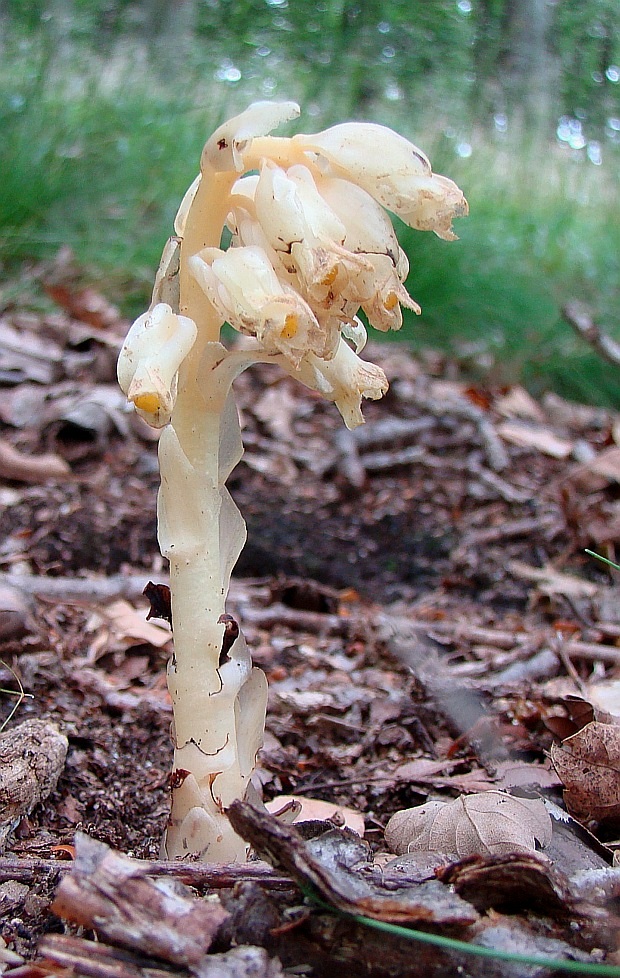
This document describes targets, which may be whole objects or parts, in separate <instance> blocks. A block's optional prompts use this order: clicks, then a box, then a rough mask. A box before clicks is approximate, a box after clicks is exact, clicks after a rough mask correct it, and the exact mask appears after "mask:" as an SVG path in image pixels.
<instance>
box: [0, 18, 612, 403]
mask: <svg viewBox="0 0 620 978" xmlns="http://www.w3.org/2000/svg"><path fill="white" fill-rule="evenodd" d="M0 32H1V36H0V44H1V59H0V132H1V139H0V173H1V176H2V188H1V190H0V302H1V303H2V306H3V308H5V309H6V308H8V307H10V305H11V303H13V302H15V301H16V297H17V292H18V291H19V290H20V289H22V288H23V287H24V281H25V277H27V270H28V269H29V268H31V267H32V266H33V265H34V264H36V263H37V262H40V261H41V260H42V259H50V258H51V257H53V256H54V254H56V253H57V251H58V249H59V248H60V247H61V246H62V245H69V246H70V247H71V248H72V249H73V251H74V253H75V256H76V259H77V261H78V262H79V263H80V265H81V266H82V267H83V268H84V269H85V273H86V274H87V275H88V276H89V277H90V278H91V279H94V280H96V281H97V282H98V283H99V287H100V288H101V289H102V290H103V291H104V292H105V293H106V294H107V295H108V296H109V297H110V298H112V299H114V300H115V301H117V302H120V304H121V306H122V307H123V309H124V311H125V312H126V313H127V314H128V315H133V314H134V313H136V314H137V313H138V312H140V311H142V309H143V308H144V306H145V304H146V303H147V301H148V297H149V294H150V287H151V283H152V279H153V274H154V270H155V268H156V266H157V262H158V260H159V256H160V254H161V249H162V246H163V243H164V241H165V239H166V238H167V236H168V234H169V233H170V228H171V222H172V218H173V216H174V213H175V210H176V207H177V205H178V202H179V200H180V198H181V196H182V194H183V192H184V190H185V189H186V187H187V185H188V184H189V183H190V182H191V180H192V179H193V177H194V176H195V173H196V170H197V164H198V159H199V155H200V150H201V148H202V144H203V143H204V141H205V139H206V138H207V136H208V135H209V134H210V132H211V131H212V130H213V129H214V128H215V126H216V125H217V124H218V123H219V122H221V121H223V119H224V118H225V117H226V116H227V115H229V114H232V113H234V112H235V111H239V110H241V109H242V108H244V107H245V106H246V105H247V104H248V103H249V102H250V101H252V100H254V99H257V98H274V99H278V98H280V99H282V98H289V99H290V98H292V99H295V100H297V101H298V102H299V103H300V104H301V106H302V118H301V124H300V125H301V128H302V129H303V130H306V131H311V130H314V129H320V128H323V127H324V126H326V125H329V124H332V123H334V122H337V121H343V120H344V119H348V118H356V119H371V120H373V121H376V122H381V123H383V124H385V125H390V126H392V127H394V128H395V129H397V130H398V131H399V132H401V133H402V134H403V135H405V136H407V137H409V138H410V139H412V140H413V141H414V142H415V143H417V144H418V145H419V146H421V147H422V149H424V150H425V152H426V153H427V154H428V155H429V156H430V158H431V161H432V163H433V168H434V169H435V170H436V171H437V172H443V173H446V174H447V175H449V176H450V177H452V178H453V179H454V180H456V181H457V183H459V185H460V186H461V187H462V189H463V190H464V192H465V194H466V196H467V197H468V199H469V202H470V209H471V216H470V217H469V218H467V219H466V220H460V221H458V222H457V225H456V230H457V233H458V234H459V236H460V241H459V242H457V243H446V242H444V241H440V240H439V239H438V238H436V237H435V236H433V235H429V234H426V233H424V234H423V233H420V232H412V231H410V230H409V229H407V228H403V227H401V228H399V232H400V236H401V241H402V244H403V246H404V247H405V249H406V250H407V252H408V254H409V257H410V261H411V275H410V277H409V280H408V288H409V291H410V292H411V294H412V295H413V296H414V297H415V298H416V299H417V300H418V301H419V302H420V303H421V305H422V308H423V315H422V316H421V317H419V318H416V317H410V318H408V319H407V321H406V323H405V326H404V328H403V331H402V333H401V334H399V339H400V338H402V339H403V340H406V341H407V342H409V343H412V344H413V345H414V346H418V347H429V346H431V347H435V348H438V349H440V350H443V351H445V352H446V353H448V354H449V355H451V356H455V357H458V359H459V360H460V361H461V362H465V363H467V365H468V366H469V367H470V368H471V369H472V371H473V372H474V373H476V372H478V373H481V372H482V373H484V374H485V376H487V377H489V376H490V378H491V380H493V381H494V382H497V383H508V382H512V381H515V380H521V381H522V382H524V383H526V384H527V385H528V386H529V387H530V389H532V390H533V391H534V392H535V393H540V392H541V391H542V390H544V389H546V388H549V387H553V388H554V389H555V390H557V391H558V392H559V393H561V394H564V395H566V396H569V397H573V398H579V399H581V400H586V401H591V402H595V403H604V404H610V405H613V406H616V407H617V406H618V402H619V400H620V396H619V395H620V384H619V381H618V369H617V368H614V367H612V366H610V365H607V364H605V363H603V362H602V361H601V360H600V359H599V358H598V357H597V356H596V354H594V353H593V351H591V350H590V349H589V348H588V347H587V345H586V344H585V343H584V341H582V340H581V339H580V338H579V337H577V336H576V335H575V334H574V333H573V331H572V330H571V328H570V327H569V326H568V325H567V324H566V323H565V322H564V320H563V318H562V311H561V310H562V306H563V304H564V303H565V302H567V301H568V300H572V299H578V300H580V301H582V302H584V303H586V304H587V307H588V309H589V310H590V311H591V314H592V316H593V318H594V320H595V321H596V322H598V323H600V325H601V326H604V327H605V329H606V330H607V331H608V332H609V333H610V334H611V335H612V336H614V337H616V338H617V339H620V193H619V187H620V174H619V169H618V164H619V161H620V3H618V0H381V2H380V0H357V2H356V0H1V2H0ZM377 151H380V147H378V148H377Z"/></svg>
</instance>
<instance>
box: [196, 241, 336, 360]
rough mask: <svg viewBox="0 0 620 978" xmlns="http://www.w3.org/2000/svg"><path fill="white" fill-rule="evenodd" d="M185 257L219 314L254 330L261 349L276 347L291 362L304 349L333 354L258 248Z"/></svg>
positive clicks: (312, 318)
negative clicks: (188, 259) (188, 258)
mask: <svg viewBox="0 0 620 978" xmlns="http://www.w3.org/2000/svg"><path fill="white" fill-rule="evenodd" d="M190 263H191V268H192V272H193V275H194V277H195V279H196V281H197V282H198V283H199V285H200V286H201V288H202V289H203V290H204V292H205V294H206V295H207V297H208V299H209V300H210V302H211V304H212V305H213V306H214V308H215V309H216V310H217V311H218V313H219V314H220V316H221V317H222V319H224V320H226V322H228V323H229V324H230V325H231V326H232V327H233V328H234V329H236V330H238V331H239V332H240V333H245V334H247V335H249V336H255V337H256V339H257V340H258V342H259V344H260V346H261V347H262V349H263V350H265V352H267V353H278V352H279V353H282V354H284V356H285V357H286V358H287V359H288V360H290V361H291V363H292V364H293V366H295V367H297V366H298V364H299V363H300V361H301V359H302V358H303V357H304V356H305V355H306V354H307V353H309V352H312V353H316V354H317V355H318V356H328V355H333V352H332V351H331V350H329V349H326V345H327V338H326V334H325V330H324V329H322V328H321V326H320V325H319V323H318V321H317V319H316V316H315V315H314V313H313V312H312V309H311V308H310V306H309V305H308V304H307V303H306V302H305V301H304V300H303V299H302V297H301V296H300V295H298V294H297V293H296V292H295V291H294V290H293V289H290V288H287V287H286V286H285V285H283V284H282V283H281V282H280V280H279V279H278V276H277V275H276V273H275V271H274V269H273V266H272V265H271V263H270V261H269V259H268V257H267V255H266V254H265V252H264V251H263V250H262V249H261V248H259V247H256V246H248V247H239V248H229V249H228V251H221V250H220V249H219V248H205V249H204V250H203V251H201V252H200V254H198V255H194V257H193V258H191V259H190Z"/></svg>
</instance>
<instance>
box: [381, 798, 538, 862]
mask: <svg viewBox="0 0 620 978" xmlns="http://www.w3.org/2000/svg"><path fill="white" fill-rule="evenodd" d="M551 831H552V826H551V819H550V818H549V815H548V813H547V811H546V809H545V806H544V804H543V802H542V801H540V800H539V799H530V798H515V797H513V796H512V795H507V794H504V793H503V792H501V791H482V792H479V793H477V794H473V795H462V796H461V797H460V798H455V800H454V801H451V802H441V801H431V802H427V803H426V804H425V805H419V806H417V807H416V808H408V809H404V810H403V811H401V812H396V814H395V815H393V816H392V818H391V819H390V821H389V822H388V824H387V826H386V829H385V841H386V843H387V845H388V846H389V847H390V849H392V851H393V852H395V853H397V854H399V855H400V854H402V853H405V852H412V851H415V850H430V851H433V852H445V853H454V854H455V855H457V856H461V857H462V856H469V855H474V854H475V853H490V854H493V855H503V854H506V853H512V852H530V851H533V850H535V849H536V848H537V843H538V848H544V847H545V846H546V845H548V844H549V843H550V841H551Z"/></svg>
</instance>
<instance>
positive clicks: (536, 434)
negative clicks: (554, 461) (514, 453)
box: [497, 421, 573, 458]
mask: <svg viewBox="0 0 620 978" xmlns="http://www.w3.org/2000/svg"><path fill="white" fill-rule="evenodd" d="M497 433H498V435H501V437H502V438H503V439H504V440H505V441H509V442H512V443H513V444H514V445H521V446H522V447H523V448H535V449H536V450H537V451H539V452H542V453H543V454H544V455H550V456H551V457H552V458H568V456H569V455H570V453H571V452H572V450H573V442H572V441H569V440H568V439H567V438H558V436H557V435H554V434H553V432H552V431H549V430H547V429H546V428H542V427H534V426H533V425H527V424H523V423H519V422H518V421H503V422H502V423H501V424H499V425H498V426H497Z"/></svg>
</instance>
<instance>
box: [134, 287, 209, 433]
mask: <svg viewBox="0 0 620 978" xmlns="http://www.w3.org/2000/svg"><path fill="white" fill-rule="evenodd" d="M196 335H197V329H196V324H195V323H194V321H193V320H192V319H188V318H187V317H186V316H178V315H177V314H176V313H174V312H172V309H171V308H170V306H169V305H167V304H166V303H164V302H160V303H158V304H157V305H156V306H154V307H153V308H152V309H150V310H149V311H148V312H145V313H144V314H143V315H142V316H140V317H139V319H136V321H135V323H134V324H133V326H132V327H131V329H130V330H129V332H128V334H127V337H126V339H125V342H124V343H123V347H122V349H121V352H120V355H119V358H118V367H117V373H118V382H119V384H120V386H121V388H122V389H123V391H124V392H125V394H126V396H127V399H128V400H129V401H132V403H133V404H134V405H135V407H136V410H137V412H138V414H139V415H140V416H141V417H142V418H144V420H145V421H147V422H148V424H150V425H151V426H152V427H153V428H162V427H163V426H164V425H166V424H168V422H169V421H170V416H171V414H172V409H173V407H174V404H175V401H176V396H177V373H178V370H179V367H180V366H181V364H182V362H183V360H184V359H185V357H186V356H187V354H188V353H189V351H190V350H191V348H192V346H193V345H194V342H195V340H196Z"/></svg>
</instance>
